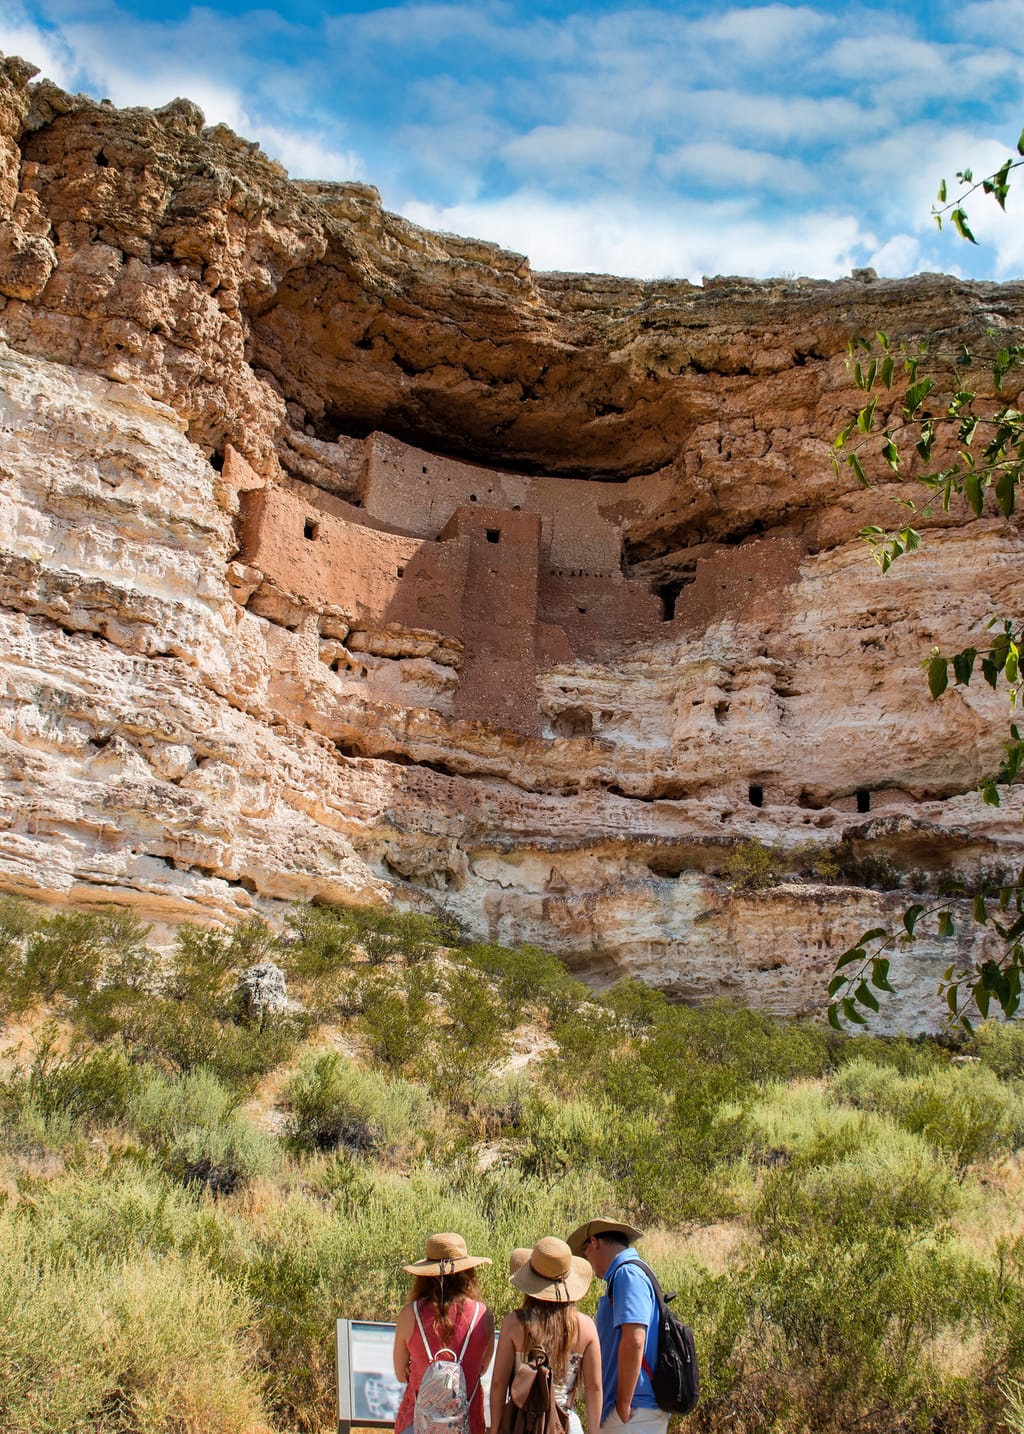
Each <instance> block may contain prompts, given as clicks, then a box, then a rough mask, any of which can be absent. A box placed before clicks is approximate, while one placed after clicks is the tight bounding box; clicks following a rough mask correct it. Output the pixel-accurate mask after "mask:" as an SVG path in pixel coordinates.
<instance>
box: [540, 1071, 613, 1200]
mask: <svg viewBox="0 0 1024 1434" xmlns="http://www.w3.org/2000/svg"><path fill="white" fill-rule="evenodd" d="M618 1115H619V1112H618V1111H616V1110H615V1109H614V1108H613V1107H612V1106H610V1105H608V1104H607V1103H599V1102H592V1101H587V1100H569V1101H565V1100H556V1099H547V1098H545V1097H544V1096H542V1095H540V1094H539V1093H535V1094H533V1095H530V1096H528V1097H527V1098H526V1101H525V1102H524V1105H523V1110H522V1115H521V1118H520V1120H519V1122H518V1124H517V1127H516V1132H515V1155H516V1160H517V1162H518V1164H519V1166H520V1168H521V1169H522V1170H523V1171H524V1172H525V1174H527V1175H531V1176H537V1177H539V1178H540V1179H541V1180H543V1181H545V1182H550V1181H552V1180H558V1179H561V1178H562V1177H564V1176H565V1175H566V1174H567V1173H568V1171H570V1170H582V1169H587V1168H590V1167H595V1166H596V1167H598V1168H600V1167H601V1166H602V1165H603V1164H604V1162H605V1159H606V1157H607V1154H608V1150H609V1146H610V1144H611V1143H612V1142H613V1141H614V1139H615V1137H616V1135H617V1134H618Z"/></svg>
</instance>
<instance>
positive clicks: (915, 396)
mask: <svg viewBox="0 0 1024 1434" xmlns="http://www.w3.org/2000/svg"><path fill="white" fill-rule="evenodd" d="M934 387H935V384H934V382H933V380H932V379H930V378H927V377H925V378H919V379H918V380H917V382H916V383H912V384H911V385H910V387H909V388H908V389H907V396H906V398H905V399H904V402H903V413H904V415H905V417H907V418H913V417H914V414H915V413H916V412H917V410H918V409H919V408H920V407H921V404H922V403H923V402H924V401H925V399H926V398H927V397H928V395H929V394H930V393H931V391H932V389H933V388H934Z"/></svg>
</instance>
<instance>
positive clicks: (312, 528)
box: [302, 518, 320, 543]
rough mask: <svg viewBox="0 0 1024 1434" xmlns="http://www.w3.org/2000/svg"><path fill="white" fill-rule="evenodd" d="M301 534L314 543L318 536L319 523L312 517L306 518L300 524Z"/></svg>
mask: <svg viewBox="0 0 1024 1434" xmlns="http://www.w3.org/2000/svg"><path fill="white" fill-rule="evenodd" d="M302 536H303V537H304V538H308V539H309V541H310V542H311V543H315V542H316V540H317V538H319V536H320V524H319V523H318V522H317V521H316V520H315V519H314V518H307V519H306V521H305V523H303V525H302Z"/></svg>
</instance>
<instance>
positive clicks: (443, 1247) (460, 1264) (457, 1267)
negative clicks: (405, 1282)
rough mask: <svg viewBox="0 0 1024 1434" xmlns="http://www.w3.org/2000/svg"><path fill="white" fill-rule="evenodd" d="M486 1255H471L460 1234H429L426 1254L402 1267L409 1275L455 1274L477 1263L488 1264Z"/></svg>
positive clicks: (472, 1267) (471, 1267)
mask: <svg viewBox="0 0 1024 1434" xmlns="http://www.w3.org/2000/svg"><path fill="white" fill-rule="evenodd" d="M490 1263H491V1261H490V1260H489V1259H488V1258H487V1256H486V1255H471V1254H469V1253H468V1251H467V1250H466V1242H465V1240H464V1239H463V1238H462V1236H461V1235H452V1234H444V1235H431V1237H430V1239H429V1240H428V1241H427V1251H426V1256H425V1258H424V1259H422V1260H416V1261H414V1263H413V1264H411V1265H403V1266H402V1269H403V1270H405V1271H406V1273H407V1274H410V1275H457V1274H458V1273H459V1272H460V1271H461V1270H472V1269H474V1268H475V1267H476V1266H477V1265H489V1264H490Z"/></svg>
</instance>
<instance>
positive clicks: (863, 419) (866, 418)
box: [857, 398, 878, 433]
mask: <svg viewBox="0 0 1024 1434" xmlns="http://www.w3.org/2000/svg"><path fill="white" fill-rule="evenodd" d="M877 402H878V400H877V399H876V398H873V399H872V400H871V402H870V403H869V404H868V406H867V408H862V409H861V411H860V412H859V413H858V414H857V427H858V428H859V429H860V431H861V433H870V432H871V430H872V428H874V426H875V404H876V403H877Z"/></svg>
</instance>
